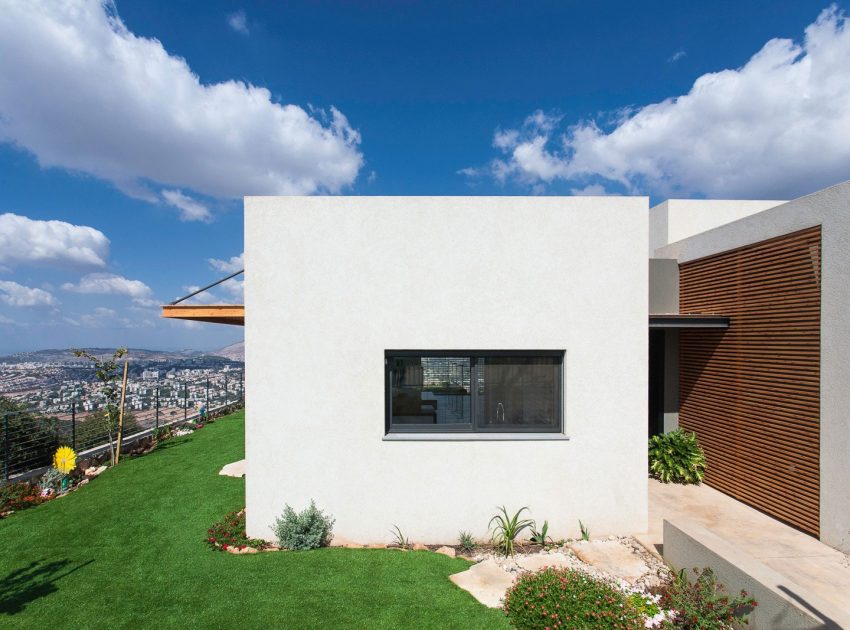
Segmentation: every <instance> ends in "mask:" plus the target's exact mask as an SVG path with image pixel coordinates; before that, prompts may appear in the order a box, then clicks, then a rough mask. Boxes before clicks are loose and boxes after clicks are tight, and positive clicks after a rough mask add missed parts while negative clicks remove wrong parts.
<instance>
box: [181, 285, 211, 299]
mask: <svg viewBox="0 0 850 630" xmlns="http://www.w3.org/2000/svg"><path fill="white" fill-rule="evenodd" d="M200 288H201V287H200V286H199V285H197V284H190V285H188V286H184V287H183V291H184V293H183V295H189V294H190V293H194V292H195V291H197V290H198V289H200ZM179 297H183V296H182V295H181V296H179ZM220 301H221V300H219V299H218V297H216V295H215V293H213V292H212V291H209V290H208V291H204V292H203V293H198V295H195V296H193V297H191V298H189V299H188V300H187V301H186V302H183V304H191V303H194V304H215V303H216V302H220Z"/></svg>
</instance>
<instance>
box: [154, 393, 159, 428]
mask: <svg viewBox="0 0 850 630" xmlns="http://www.w3.org/2000/svg"><path fill="white" fill-rule="evenodd" d="M155 422H156V428H157V429H158V428H159V385H157V386H156V420H155Z"/></svg>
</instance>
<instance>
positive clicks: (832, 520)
mask: <svg viewBox="0 0 850 630" xmlns="http://www.w3.org/2000/svg"><path fill="white" fill-rule="evenodd" d="M816 225H820V226H822V255H821V381H820V386H821V387H820V390H821V391H820V410H821V423H820V451H821V457H820V459H821V461H820V477H821V487H820V539H821V540H822V541H823V542H825V543H827V544H828V545H831V546H833V547H835V548H837V549H841V550H842V551H845V552H850V465H848V458H850V421H848V418H850V182H845V183H842V184H838V185H836V186H832V187H831V188H827V189H825V190H821V191H818V192H816V193H813V194H811V195H808V196H806V197H801V198H800V199H795V200H794V201H789V202H788V203H785V204H782V205H780V206H777V207H775V208H771V209H769V210H765V211H763V212H759V213H758V214H755V215H752V216H748V217H746V218H743V219H741V220H739V221H735V222H733V223H730V224H728V225H724V226H721V227H718V228H716V229H713V230H710V231H708V232H705V233H703V234H699V235H697V236H693V237H691V238H687V239H684V240H682V241H678V242H676V243H672V244H670V245H668V246H666V247H662V248H660V249H659V250H658V251H657V255H658V256H659V257H663V258H676V259H677V260H678V261H679V262H680V263H684V262H688V261H690V260H696V259H698V258H702V257H704V256H709V255H711V254H716V253H719V252H723V251H727V250H730V249H734V248H736V247H742V246H744V245H750V244H752V243H757V242H759V241H763V240H766V239H769V238H774V237H777V236H782V235H784V234H788V233H791V232H796V231H798V230H802V229H805V228H809V227H812V226H816Z"/></svg>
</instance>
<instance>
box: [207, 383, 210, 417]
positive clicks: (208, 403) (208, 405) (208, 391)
mask: <svg viewBox="0 0 850 630" xmlns="http://www.w3.org/2000/svg"><path fill="white" fill-rule="evenodd" d="M209 409H210V379H207V412H209Z"/></svg>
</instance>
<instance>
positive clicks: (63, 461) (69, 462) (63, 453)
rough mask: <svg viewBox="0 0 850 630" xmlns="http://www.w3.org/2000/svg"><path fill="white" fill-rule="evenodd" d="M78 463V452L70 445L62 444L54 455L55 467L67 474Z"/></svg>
mask: <svg viewBox="0 0 850 630" xmlns="http://www.w3.org/2000/svg"><path fill="white" fill-rule="evenodd" d="M76 465H77V454H76V453H75V452H74V449H72V448H71V447H70V446H60V447H59V448H57V449H56V453H55V454H54V455H53V467H54V468H55V469H56V470H58V471H59V472H61V473H62V474H63V475H67V474H68V473H69V472H71V471H72V470H74V467H75V466H76Z"/></svg>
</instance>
